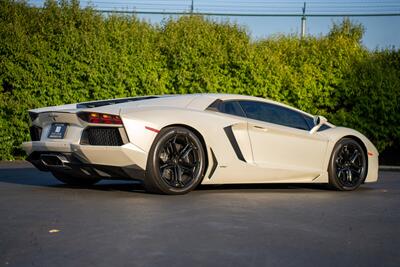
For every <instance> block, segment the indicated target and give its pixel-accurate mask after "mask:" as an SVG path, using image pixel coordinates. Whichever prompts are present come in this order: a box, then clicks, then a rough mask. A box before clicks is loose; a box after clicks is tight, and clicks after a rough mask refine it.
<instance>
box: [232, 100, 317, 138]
mask: <svg viewBox="0 0 400 267" xmlns="http://www.w3.org/2000/svg"><path fill="white" fill-rule="evenodd" d="M239 103H240V105H241V107H242V108H243V110H244V112H245V113H246V115H247V117H248V118H250V119H254V120H260V121H265V122H269V123H275V124H279V125H283V126H288V127H292V128H296V129H301V130H307V131H308V130H309V129H310V127H309V126H308V124H307V122H306V120H305V118H304V116H303V114H301V113H299V112H297V111H295V110H291V109H288V108H285V107H282V106H278V105H274V104H270V103H264V102H257V101H240V102H239Z"/></svg>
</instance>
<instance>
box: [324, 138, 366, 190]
mask: <svg viewBox="0 0 400 267" xmlns="http://www.w3.org/2000/svg"><path fill="white" fill-rule="evenodd" d="M328 171H329V184H330V185H331V186H333V187H334V188H335V189H337V190H341V191H351V190H355V189H357V188H358V187H359V186H360V185H361V184H362V183H363V182H364V180H365V177H366V176H367V157H366V155H365V152H364V149H363V148H362V147H361V145H360V144H359V143H358V142H357V141H355V140H354V139H351V138H343V139H341V140H340V141H339V142H338V143H337V144H336V145H335V147H334V149H333V152H332V156H331V160H330V163H329V169H328Z"/></svg>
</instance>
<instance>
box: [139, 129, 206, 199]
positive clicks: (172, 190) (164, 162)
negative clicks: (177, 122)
mask: <svg viewBox="0 0 400 267" xmlns="http://www.w3.org/2000/svg"><path fill="white" fill-rule="evenodd" d="M204 169H205V152H204V149H203V145H202V143H201V141H200V140H199V138H198V137H197V136H196V135H195V134H194V133H193V132H192V131H190V130H189V129H186V128H183V127H168V128H165V129H163V130H162V131H161V132H160V133H159V134H158V135H157V137H156V140H155V141H154V144H153V146H152V148H151V151H150V154H149V159H148V163H147V170H146V179H145V187H146V190H147V191H149V192H155V193H163V194H185V193H187V192H189V191H191V190H193V189H194V188H195V187H196V186H197V185H198V184H199V183H200V182H201V181H202V179H203V176H204Z"/></svg>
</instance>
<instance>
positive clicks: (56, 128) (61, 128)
mask: <svg viewBox="0 0 400 267" xmlns="http://www.w3.org/2000/svg"><path fill="white" fill-rule="evenodd" d="M67 126H68V124H67V123H53V124H52V125H51V128H50V132H49V135H48V136H47V137H48V138H51V139H63V138H64V136H65V132H66V131H67Z"/></svg>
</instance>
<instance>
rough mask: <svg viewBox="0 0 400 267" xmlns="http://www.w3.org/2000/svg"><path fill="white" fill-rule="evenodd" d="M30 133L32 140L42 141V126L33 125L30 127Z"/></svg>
mask: <svg viewBox="0 0 400 267" xmlns="http://www.w3.org/2000/svg"><path fill="white" fill-rule="evenodd" d="M29 133H30V134H31V140H32V141H40V136H41V135H42V128H40V127H38V126H31V127H30V128H29Z"/></svg>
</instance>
